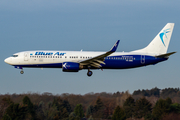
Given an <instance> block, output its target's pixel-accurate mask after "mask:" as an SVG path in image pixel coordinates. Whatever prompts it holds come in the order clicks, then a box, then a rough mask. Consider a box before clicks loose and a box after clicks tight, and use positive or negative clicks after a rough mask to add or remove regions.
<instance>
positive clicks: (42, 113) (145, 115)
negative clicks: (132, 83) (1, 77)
mask: <svg viewBox="0 0 180 120" xmlns="http://www.w3.org/2000/svg"><path fill="white" fill-rule="evenodd" d="M81 119H83V120H86V119H88V120H102V119H104V120H105V119H106V120H108V119H109V120H110V119H112V120H134V119H136V120H144V119H147V120H170V119H174V120H177V119H180V90H179V88H166V89H162V90H160V89H158V88H152V89H151V90H136V91H134V92H133V93H132V94H130V93H129V92H128V91H126V92H116V93H106V92H102V93H87V94H85V95H74V94H68V93H64V94H61V95H53V94H51V93H43V94H38V93H27V94H5V95H0V120H81Z"/></svg>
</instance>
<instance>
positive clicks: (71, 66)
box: [62, 62, 83, 72]
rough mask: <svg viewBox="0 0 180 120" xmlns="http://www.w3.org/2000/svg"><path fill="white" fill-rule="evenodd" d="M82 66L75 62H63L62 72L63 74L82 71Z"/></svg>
mask: <svg viewBox="0 0 180 120" xmlns="http://www.w3.org/2000/svg"><path fill="white" fill-rule="evenodd" d="M82 69H83V66H82V65H80V64H79V63H75V62H63V64H62V71H63V72H78V71H79V70H82Z"/></svg>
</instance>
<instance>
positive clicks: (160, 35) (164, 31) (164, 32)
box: [159, 28, 170, 47]
mask: <svg viewBox="0 0 180 120" xmlns="http://www.w3.org/2000/svg"><path fill="white" fill-rule="evenodd" d="M168 30H170V28H169V29H166V30H163V32H162V33H160V34H159V37H160V38H161V41H162V43H163V44H164V46H165V47H166V45H165V43H164V39H163V36H165V37H166V38H167V35H166V33H168V32H170V31H168Z"/></svg>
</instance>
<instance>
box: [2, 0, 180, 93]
mask: <svg viewBox="0 0 180 120" xmlns="http://www.w3.org/2000/svg"><path fill="white" fill-rule="evenodd" d="M179 5H180V1H179V0H158V1H157V0H111V1H110V0H52V1H49V0H29V1H26V0H14V1H12V0H1V1H0V94H6V93H10V94H13V93H17V94H20V93H27V92H32V93H34V92H38V93H44V92H50V93H53V94H62V93H70V94H71V93H73V94H86V93H89V92H94V93H96V92H108V93H114V92H117V91H120V92H122V91H126V90H129V91H130V92H131V93H132V92H133V91H134V90H138V89H151V88H154V87H158V88H160V89H163V88H168V87H173V88H175V87H179V85H180V79H179V75H180V68H179V67H180V64H179V60H180V56H179V52H180V47H179V44H180V38H179V37H180V34H179V32H180V7H179ZM168 22H173V23H175V27H174V32H173V34H172V37H171V42H170V45H169V49H168V52H173V51H177V53H176V54H174V55H172V56H171V57H170V58H169V60H167V61H165V62H161V63H159V64H156V65H151V66H146V67H141V68H134V69H125V70H103V71H101V70H93V75H92V76H91V77H87V74H86V73H87V70H81V71H79V72H78V73H67V72H66V73H64V72H62V69H61V68H59V69H57V68H56V69H55V68H49V69H43V70H41V69H40V68H24V74H23V75H21V74H20V70H19V69H15V68H14V67H13V66H10V65H8V64H6V63H4V59H5V58H7V57H9V56H11V55H12V54H14V53H16V52H21V51H26V50H66V51H74V50H75V51H80V50H81V49H83V51H108V50H109V49H110V48H111V47H112V46H113V45H114V43H115V42H116V41H117V40H119V39H120V40H121V41H120V44H119V47H118V49H117V51H118V52H121V51H126V52H128V51H132V50H136V49H140V48H143V47H145V46H147V45H148V44H149V43H150V42H151V40H152V39H153V38H154V37H155V36H156V35H157V34H158V32H159V31H160V30H161V29H162V28H163V27H164V26H165V25H166V23H168Z"/></svg>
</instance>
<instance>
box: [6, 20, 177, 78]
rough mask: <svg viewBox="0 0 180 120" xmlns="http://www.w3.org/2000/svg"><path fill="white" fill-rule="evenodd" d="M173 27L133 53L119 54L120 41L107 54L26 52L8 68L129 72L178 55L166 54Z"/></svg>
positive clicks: (11, 59) (10, 61)
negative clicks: (123, 70) (126, 70)
mask: <svg viewBox="0 0 180 120" xmlns="http://www.w3.org/2000/svg"><path fill="white" fill-rule="evenodd" d="M173 28H174V23H167V24H166V25H165V27H164V28H163V29H162V30H161V31H160V32H159V33H158V34H157V36H156V37H155V38H154V39H153V40H152V41H151V42H150V44H149V45H148V46H147V47H145V48H143V49H139V50H135V51H131V52H116V49H117V47H118V44H119V41H120V40H118V41H117V42H116V43H115V45H114V46H113V47H112V48H111V49H110V50H109V51H108V52H87V51H44V50H37V51H24V52H18V53H15V54H13V55H12V56H11V57H8V58H6V59H5V60H4V61H5V62H6V63H7V64H10V65H12V66H14V67H15V68H18V69H21V71H20V73H21V74H23V73H24V71H23V68H25V67H29V68H30V67H31V68H62V71H63V72H78V71H79V70H82V69H87V70H88V72H87V75H88V76H91V75H92V74H93V73H92V71H91V69H126V68H136V67H142V66H147V65H154V64H156V63H159V62H162V61H165V60H167V59H168V58H169V56H170V55H172V54H174V53H175V52H170V53H167V49H168V46H169V42H170V39H171V35H172V32H173Z"/></svg>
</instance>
